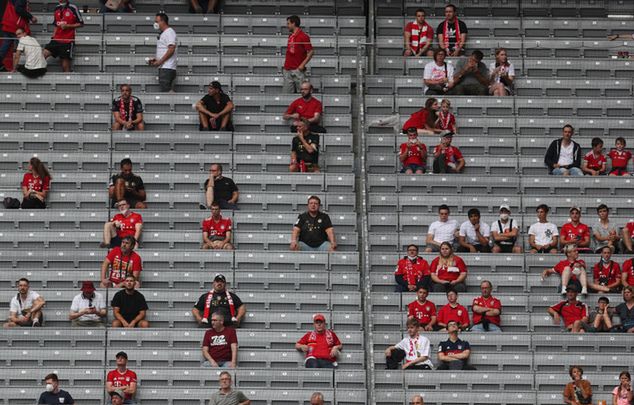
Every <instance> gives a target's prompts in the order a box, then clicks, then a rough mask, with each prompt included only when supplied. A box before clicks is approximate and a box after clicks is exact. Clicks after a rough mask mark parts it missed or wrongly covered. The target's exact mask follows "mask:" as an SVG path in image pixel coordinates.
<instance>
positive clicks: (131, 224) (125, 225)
mask: <svg viewBox="0 0 634 405" xmlns="http://www.w3.org/2000/svg"><path fill="white" fill-rule="evenodd" d="M114 221H119V222H121V227H119V228H117V236H118V237H120V238H125V237H126V236H134V233H135V232H136V224H142V223H143V217H141V215H140V214H137V213H136V212H130V214H129V215H128V216H127V217H124V216H123V215H122V214H117V215H115V216H114V217H112V219H111V220H110V222H114Z"/></svg>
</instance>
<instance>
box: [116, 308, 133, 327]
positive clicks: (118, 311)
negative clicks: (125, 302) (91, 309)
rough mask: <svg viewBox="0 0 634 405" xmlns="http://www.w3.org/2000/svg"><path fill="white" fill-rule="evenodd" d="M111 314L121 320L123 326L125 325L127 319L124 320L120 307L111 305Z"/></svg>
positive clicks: (126, 324)
mask: <svg viewBox="0 0 634 405" xmlns="http://www.w3.org/2000/svg"><path fill="white" fill-rule="evenodd" d="M112 314H113V315H114V318H115V319H116V320H117V321H119V322H121V325H123V326H124V327H127V326H128V325H129V324H128V321H126V320H125V319H124V318H123V316H122V315H121V308H119V307H112Z"/></svg>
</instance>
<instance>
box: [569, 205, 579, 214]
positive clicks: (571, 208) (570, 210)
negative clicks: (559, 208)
mask: <svg viewBox="0 0 634 405" xmlns="http://www.w3.org/2000/svg"><path fill="white" fill-rule="evenodd" d="M574 210H577V211H579V213H581V210H580V209H579V207H575V206H573V207H570V209H569V210H568V212H572V211H574Z"/></svg>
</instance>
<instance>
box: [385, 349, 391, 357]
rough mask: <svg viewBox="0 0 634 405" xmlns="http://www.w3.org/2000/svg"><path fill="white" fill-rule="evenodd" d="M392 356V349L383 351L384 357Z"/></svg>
mask: <svg viewBox="0 0 634 405" xmlns="http://www.w3.org/2000/svg"><path fill="white" fill-rule="evenodd" d="M391 355H392V349H390V348H389V347H388V348H387V349H385V357H390V356H391Z"/></svg>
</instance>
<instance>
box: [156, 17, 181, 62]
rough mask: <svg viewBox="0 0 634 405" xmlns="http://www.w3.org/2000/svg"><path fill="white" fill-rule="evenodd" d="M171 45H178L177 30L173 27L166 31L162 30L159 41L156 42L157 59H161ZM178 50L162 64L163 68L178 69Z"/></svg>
mask: <svg viewBox="0 0 634 405" xmlns="http://www.w3.org/2000/svg"><path fill="white" fill-rule="evenodd" d="M170 45H174V46H176V31H174V29H173V28H172V27H169V28H168V29H166V30H165V31H163V32H161V35H160V37H159V40H158V42H157V43H156V59H157V60H159V59H161V58H162V57H163V55H165V54H166V53H167V48H168V47H169V46H170ZM176 53H177V50H174V54H173V55H172V56H171V57H170V58H169V59H168V60H166V61H165V62H164V63H163V64H162V65H161V66H160V68H161V69H176V62H177V57H176Z"/></svg>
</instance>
